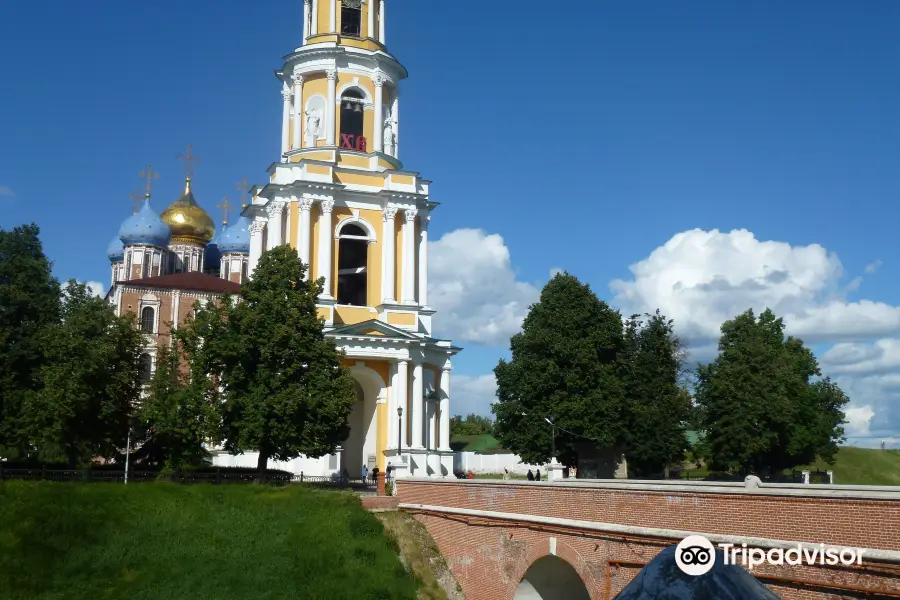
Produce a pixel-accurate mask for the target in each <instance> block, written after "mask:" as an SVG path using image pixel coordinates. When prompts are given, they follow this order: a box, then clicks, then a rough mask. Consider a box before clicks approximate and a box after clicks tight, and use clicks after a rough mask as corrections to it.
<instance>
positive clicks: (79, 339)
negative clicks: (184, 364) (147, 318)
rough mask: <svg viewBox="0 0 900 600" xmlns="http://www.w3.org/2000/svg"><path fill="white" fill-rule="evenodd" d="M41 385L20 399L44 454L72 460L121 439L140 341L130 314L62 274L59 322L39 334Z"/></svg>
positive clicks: (106, 452)
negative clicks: (123, 313)
mask: <svg viewBox="0 0 900 600" xmlns="http://www.w3.org/2000/svg"><path fill="white" fill-rule="evenodd" d="M40 343H41V345H42V349H43V357H44V361H43V365H42V367H41V369H40V372H39V375H40V380H41V382H42V384H43V385H42V387H41V389H40V390H39V391H37V392H36V393H34V394H31V395H30V396H29V397H28V399H27V400H26V402H25V405H24V406H25V411H24V412H25V414H24V415H23V418H22V419H21V422H22V423H23V425H24V427H23V430H24V431H27V432H28V437H29V439H30V440H31V443H32V444H33V445H34V446H36V447H37V448H39V449H40V450H41V453H42V455H43V456H41V458H44V459H46V460H52V459H54V458H57V456H60V457H63V458H65V460H66V462H68V464H69V465H70V466H72V467H74V466H76V465H77V464H78V463H80V462H83V461H88V460H90V459H91V458H93V457H95V456H102V457H112V456H115V455H116V453H117V452H118V451H119V450H120V449H121V448H123V447H124V446H125V441H126V438H127V435H128V428H129V420H130V418H131V416H132V413H133V409H134V406H135V403H136V401H137V399H138V395H139V391H140V383H139V373H138V362H137V359H138V355H139V353H140V351H141V346H142V343H143V340H142V337H141V334H140V332H139V331H138V328H137V327H136V323H135V320H134V316H133V315H127V316H124V317H118V316H116V314H115V312H114V310H113V308H112V307H111V306H110V305H109V304H107V303H106V302H105V301H104V300H103V299H101V298H97V297H95V296H94V295H93V294H92V293H91V291H90V290H89V289H88V288H87V287H86V286H85V285H83V284H80V283H77V282H75V281H74V280H72V281H69V282H68V284H67V286H66V288H65V294H64V296H63V302H62V314H61V319H60V321H59V322H58V323H55V324H53V325H50V326H48V327H46V328H45V329H44V330H43V332H42V334H41V335H40Z"/></svg>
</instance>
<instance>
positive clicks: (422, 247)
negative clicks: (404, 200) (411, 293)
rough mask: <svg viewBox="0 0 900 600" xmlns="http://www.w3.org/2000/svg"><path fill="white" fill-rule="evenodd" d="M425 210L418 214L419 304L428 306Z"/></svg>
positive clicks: (427, 220) (428, 219)
mask: <svg viewBox="0 0 900 600" xmlns="http://www.w3.org/2000/svg"><path fill="white" fill-rule="evenodd" d="M430 220H431V217H430V216H428V212H427V211H423V212H422V214H421V215H419V261H418V264H419V305H421V306H428V222H429V221H430Z"/></svg>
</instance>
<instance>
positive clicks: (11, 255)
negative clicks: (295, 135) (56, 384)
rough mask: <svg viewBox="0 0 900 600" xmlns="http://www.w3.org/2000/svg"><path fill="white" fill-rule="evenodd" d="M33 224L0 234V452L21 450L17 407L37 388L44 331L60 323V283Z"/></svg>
mask: <svg viewBox="0 0 900 600" xmlns="http://www.w3.org/2000/svg"><path fill="white" fill-rule="evenodd" d="M39 233H40V229H38V226H37V225H35V224H31V225H23V226H21V227H16V228H14V229H13V230H12V231H4V230H2V229H0V452H3V448H7V449H9V450H22V451H24V450H25V449H26V448H27V446H28V440H27V436H26V437H23V436H22V435H20V434H21V433H23V432H24V429H23V425H22V423H21V422H20V418H21V417H22V405H23V403H24V402H25V399H26V397H27V396H29V395H30V394H33V393H35V392H36V391H37V390H39V389H40V385H41V378H40V370H41V367H42V366H43V364H44V355H43V352H42V351H41V343H40V340H41V337H42V333H43V330H44V329H45V328H46V327H48V326H49V325H51V324H53V323H56V322H57V321H58V320H59V312H60V288H59V282H58V281H57V280H56V278H54V277H53V275H52V274H51V268H52V266H51V264H50V261H49V260H47V257H46V256H45V255H44V250H43V247H42V245H41V241H40V239H39V237H38V234H39Z"/></svg>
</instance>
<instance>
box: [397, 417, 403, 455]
mask: <svg viewBox="0 0 900 600" xmlns="http://www.w3.org/2000/svg"><path fill="white" fill-rule="evenodd" d="M402 446H403V407H402V406H398V407H397V460H400V450H401V447H402Z"/></svg>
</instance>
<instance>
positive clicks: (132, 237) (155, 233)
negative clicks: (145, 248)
mask: <svg viewBox="0 0 900 600" xmlns="http://www.w3.org/2000/svg"><path fill="white" fill-rule="evenodd" d="M170 237H171V234H170V232H169V226H168V225H166V224H165V223H163V221H162V219H160V218H159V215H158V214H156V213H155V212H153V209H152V208H150V198H147V199H146V200H144V205H143V206H142V207H141V210H139V211H138V212H137V213H135V214H133V215H131V216H130V217H128V218H127V219H125V222H124V223H122V226H121V227H119V238H121V240H122V243H123V244H124V245H126V246H128V245H130V244H150V245H151V246H167V245H168V244H169V238H170Z"/></svg>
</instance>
